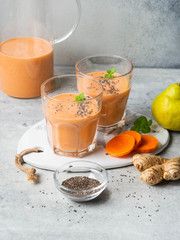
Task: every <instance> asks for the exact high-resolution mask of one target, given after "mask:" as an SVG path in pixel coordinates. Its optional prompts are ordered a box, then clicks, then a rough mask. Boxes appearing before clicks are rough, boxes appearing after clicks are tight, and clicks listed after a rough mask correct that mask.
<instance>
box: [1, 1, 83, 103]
mask: <svg viewBox="0 0 180 240" xmlns="http://www.w3.org/2000/svg"><path fill="white" fill-rule="evenodd" d="M79 17H80V7H79V0H68V1H67V0H38V1H37V0H6V1H4V0H0V18H1V21H0V89H1V90H2V91H3V92H4V93H6V94H8V95H9V96H12V97H18V98H33V97H38V96H40V86H41V84H42V83H43V82H44V81H45V80H46V79H48V78H51V77H53V46H54V45H55V44H56V43H59V42H62V41H64V40H65V39H67V38H68V37H69V36H70V35H71V34H72V32H73V31H74V30H75V29H76V27H77V25H78V22H79ZM55 23H56V24H55ZM64 23H65V24H64ZM57 36H60V37H57Z"/></svg>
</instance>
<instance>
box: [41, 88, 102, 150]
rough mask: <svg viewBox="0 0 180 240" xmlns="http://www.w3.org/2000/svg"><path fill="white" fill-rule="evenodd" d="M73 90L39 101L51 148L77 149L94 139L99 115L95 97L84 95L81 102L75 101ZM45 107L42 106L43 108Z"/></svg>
mask: <svg viewBox="0 0 180 240" xmlns="http://www.w3.org/2000/svg"><path fill="white" fill-rule="evenodd" d="M77 95H78V94H75V93H65V94H60V95H57V96H55V97H54V98H55V99H58V100H61V101H62V102H61V101H56V100H55V99H49V100H48V102H47V106H46V107H45V106H44V105H43V111H44V115H45V116H46V122H47V131H48V137H49V143H50V145H51V146H52V148H53V149H54V151H55V152H58V149H59V150H60V151H63V152H81V151H83V150H85V149H87V148H88V147H89V146H90V145H91V144H92V143H93V140H94V137H95V133H96V128H97V124H98V120H99V116H100V110H99V109H98V104H97V101H96V100H95V99H91V97H88V96H86V100H85V101H84V102H82V103H80V102H75V101H74V100H75V96H77ZM45 108H46V109H45Z"/></svg>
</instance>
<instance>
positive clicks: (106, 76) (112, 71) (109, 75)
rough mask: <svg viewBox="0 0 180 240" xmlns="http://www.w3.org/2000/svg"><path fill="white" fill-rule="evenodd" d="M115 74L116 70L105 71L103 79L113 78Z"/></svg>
mask: <svg viewBox="0 0 180 240" xmlns="http://www.w3.org/2000/svg"><path fill="white" fill-rule="evenodd" d="M115 72H116V68H112V69H110V70H107V74H105V76H104V77H105V78H113V77H115V76H114V75H113V74H114V73H115Z"/></svg>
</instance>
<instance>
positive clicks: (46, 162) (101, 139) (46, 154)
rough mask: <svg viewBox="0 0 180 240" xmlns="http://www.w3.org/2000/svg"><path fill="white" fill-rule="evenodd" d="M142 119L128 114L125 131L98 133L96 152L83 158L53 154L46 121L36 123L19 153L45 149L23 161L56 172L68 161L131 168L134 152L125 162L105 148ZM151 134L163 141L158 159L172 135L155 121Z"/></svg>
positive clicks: (23, 138) (123, 158)
mask: <svg viewBox="0 0 180 240" xmlns="http://www.w3.org/2000/svg"><path fill="white" fill-rule="evenodd" d="M139 116H141V115H140V114H138V113H132V112H131V113H130V112H128V113H127V115H126V124H125V126H124V127H122V128H118V129H116V130H114V131H112V132H111V133H103V132H98V134H97V147H96V149H95V151H94V152H92V153H90V154H89V155H87V156H85V157H83V158H73V157H65V156H59V155H56V154H55V153H54V152H53V150H52V148H51V147H50V146H49V143H48V139H47V132H46V122H45V119H44V120H42V121H40V122H38V123H36V124H35V125H33V126H32V127H31V128H30V129H28V130H27V131H26V132H25V133H24V135H23V136H22V137H21V139H20V141H19V143H18V148H17V152H18V153H20V152H21V151H23V150H25V149H28V148H34V147H36V148H38V149H41V150H42V151H43V152H40V153H30V154H27V155H25V156H24V157H23V159H24V161H25V162H26V163H28V164H30V165H32V166H34V167H37V168H41V169H46V170H52V171H54V170H55V169H57V168H58V167H61V166H62V165H63V164H65V163H67V162H68V161H73V160H81V161H83V160H86V161H91V162H95V163H98V164H100V165H102V166H103V167H104V168H106V169H110V168H118V167H124V166H128V165H131V164H132V157H133V155H134V154H135V152H132V153H131V154H129V155H127V156H124V157H121V158H116V157H112V156H110V155H107V153H106V149H105V146H106V143H107V142H108V141H109V140H110V139H111V138H113V137H114V136H116V135H118V134H119V133H121V132H125V131H127V130H129V129H130V128H131V127H132V126H133V123H134V121H135V120H136V119H137V118H138V117H139ZM148 134H149V135H152V136H154V137H156V138H157V139H158V141H159V145H158V148H157V149H156V151H155V152H153V154H154V155H156V154H158V153H160V152H161V151H162V150H163V149H164V148H165V147H166V146H167V145H168V143H169V132H168V131H167V130H166V129H164V128H162V127H161V126H159V125H158V123H157V122H156V121H153V123H152V125H151V132H150V133H148Z"/></svg>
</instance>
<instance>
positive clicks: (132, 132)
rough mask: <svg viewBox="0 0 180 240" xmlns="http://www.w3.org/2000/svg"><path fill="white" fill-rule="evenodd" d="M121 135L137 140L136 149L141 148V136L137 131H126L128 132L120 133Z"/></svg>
mask: <svg viewBox="0 0 180 240" xmlns="http://www.w3.org/2000/svg"><path fill="white" fill-rule="evenodd" d="M120 134H128V135H131V136H132V137H134V138H135V146H134V148H137V147H139V145H140V144H141V141H142V140H141V134H139V133H138V132H136V131H126V132H123V133H120Z"/></svg>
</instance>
